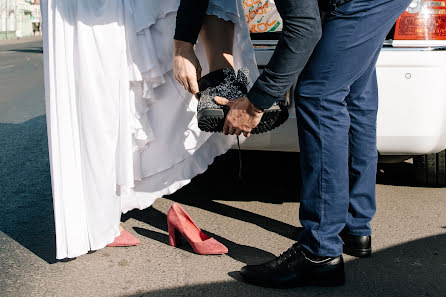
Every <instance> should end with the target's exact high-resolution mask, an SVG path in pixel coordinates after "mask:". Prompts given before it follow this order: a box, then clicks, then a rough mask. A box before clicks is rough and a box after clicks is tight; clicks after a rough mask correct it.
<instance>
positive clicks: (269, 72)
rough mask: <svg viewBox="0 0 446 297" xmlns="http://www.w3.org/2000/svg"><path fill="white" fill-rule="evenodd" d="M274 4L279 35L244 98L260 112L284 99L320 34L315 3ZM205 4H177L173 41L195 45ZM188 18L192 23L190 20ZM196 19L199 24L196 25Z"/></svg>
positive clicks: (185, 0)
mask: <svg viewBox="0 0 446 297" xmlns="http://www.w3.org/2000/svg"><path fill="white" fill-rule="evenodd" d="M236 1H241V0H236ZM275 3H276V6H277V10H278V12H279V14H280V16H281V17H282V20H283V30H282V34H281V35H280V39H279V41H278V43H277V47H276V50H275V51H274V54H273V56H272V57H271V60H270V61H269V63H268V65H267V66H266V67H265V69H264V71H263V73H262V74H261V75H260V76H259V78H258V79H257V81H256V82H255V83H254V86H253V87H252V88H251V90H250V91H249V93H248V95H247V97H248V98H249V100H250V101H251V102H252V103H253V104H254V105H255V106H257V107H258V108H261V109H267V108H269V107H271V105H273V104H274V102H275V101H277V100H278V99H280V98H281V97H283V96H284V95H285V93H286V91H287V90H288V89H289V88H290V87H291V86H292V85H293V83H294V82H295V81H296V80H297V78H298V76H299V75H300V73H301V72H302V70H303V68H304V67H305V64H306V63H307V61H308V59H309V58H310V56H311V53H312V52H313V49H314V47H315V46H316V44H317V42H318V41H319V39H320V37H321V34H322V30H321V22H320V17H319V8H318V0H275ZM208 4H209V1H203V0H198V1H197V0H195V1H194V0H181V4H180V9H179V10H178V14H177V29H176V32H175V39H176V40H183V41H189V42H192V43H195V42H196V40H197V37H198V34H199V32H200V29H201V22H202V20H203V17H204V14H205V12H206V9H203V7H207V6H208ZM198 10H199V11H198ZM199 14H201V15H200V17H198V15H199ZM192 18H193V19H194V20H190V19H192ZM196 19H199V20H200V24H199V25H197V24H198V22H197V20H196ZM194 38H195V39H194ZM191 40H193V41H191Z"/></svg>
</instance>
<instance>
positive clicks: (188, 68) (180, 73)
mask: <svg viewBox="0 0 446 297" xmlns="http://www.w3.org/2000/svg"><path fill="white" fill-rule="evenodd" d="M208 5H209V0H181V3H180V7H179V8H178V12H177V21H176V28H175V36H174V39H175V40H174V58H173V75H174V77H175V79H176V80H177V81H178V82H179V83H180V84H181V85H182V86H183V87H184V88H185V89H186V90H187V91H188V92H190V93H192V94H194V95H195V94H196V93H198V80H199V79H200V76H201V66H200V62H199V61H198V59H197V57H196V56H195V52H194V44H195V43H196V41H197V38H198V35H199V33H200V30H201V25H202V23H203V18H204V16H205V13H206V9H207V7H208Z"/></svg>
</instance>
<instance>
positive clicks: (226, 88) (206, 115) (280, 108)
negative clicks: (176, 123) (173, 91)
mask: <svg viewBox="0 0 446 297" xmlns="http://www.w3.org/2000/svg"><path fill="white" fill-rule="evenodd" d="M198 87H199V89H200V92H199V93H198V98H199V99H200V102H199V103H198V107H197V112H198V114H197V118H198V127H199V128H200V129H201V130H203V131H206V132H223V125H224V122H225V117H226V114H227V113H228V111H229V108H228V107H226V106H221V105H219V104H217V103H216V102H215V101H214V97H215V96H220V97H224V98H226V99H229V100H231V99H237V98H240V97H244V96H246V94H247V93H248V88H247V87H248V69H246V68H242V69H240V70H239V71H238V73H237V75H236V74H235V72H234V70H232V69H221V70H217V71H214V72H211V73H209V74H207V75H205V76H203V77H202V78H201V79H200V80H199V81H198ZM287 119H288V109H287V108H286V106H285V105H284V104H283V103H281V101H279V102H278V103H276V104H274V105H273V106H272V107H271V108H269V109H267V110H265V111H264V113H263V116H262V119H261V120H260V123H259V125H257V127H255V128H254V129H253V130H252V131H251V133H252V134H259V133H264V132H267V131H270V130H272V129H274V128H277V127H279V126H280V125H282V124H283V123H284V122H285V121H286V120H287Z"/></svg>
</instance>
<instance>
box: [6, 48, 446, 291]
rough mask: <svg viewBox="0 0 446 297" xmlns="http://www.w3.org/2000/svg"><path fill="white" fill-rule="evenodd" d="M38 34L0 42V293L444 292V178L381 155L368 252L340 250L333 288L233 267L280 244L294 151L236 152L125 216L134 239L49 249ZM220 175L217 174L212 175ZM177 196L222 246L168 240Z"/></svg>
mask: <svg viewBox="0 0 446 297" xmlns="http://www.w3.org/2000/svg"><path fill="white" fill-rule="evenodd" d="M42 68H43V67H42V45H41V42H39V41H34V42H25V43H23V42H21V43H12V44H11V43H9V44H6V45H5V44H0V230H1V231H0V271H1V275H0V295H1V296H143V295H144V296H213V297H217V296H246V297H248V296H268V297H269V296H417V297H418V296H446V189H433V188H417V187H413V186H412V182H413V180H412V173H413V168H412V164H410V163H403V164H397V165H387V166H380V171H379V173H378V185H377V204H378V212H377V214H376V217H375V219H374V221H373V223H372V226H373V232H374V233H373V248H374V255H373V256H372V257H371V258H368V259H361V260H359V259H355V258H351V257H348V256H347V257H345V260H346V273H347V283H346V285H345V286H343V287H337V288H317V287H308V288H297V289H289V290H274V289H264V288H258V287H254V286H251V285H247V284H245V283H243V282H241V281H240V280H239V276H238V273H237V271H238V270H239V269H240V268H241V267H242V266H243V265H245V263H258V262H262V261H266V260H268V259H270V258H272V257H273V255H277V254H279V253H281V252H283V251H284V250H286V249H287V248H288V247H289V246H290V245H291V244H292V243H293V239H294V238H295V236H296V233H297V231H298V227H299V221H298V209H299V194H298V193H299V176H298V174H297V169H296V168H297V167H298V161H297V160H298V156H297V154H290V153H262V152H244V153H243V158H244V161H245V171H244V177H245V180H244V181H243V182H238V181H237V180H236V178H235V177H236V176H237V174H236V173H237V168H238V163H237V158H236V156H237V154H236V153H234V152H230V153H228V154H227V155H225V156H223V157H220V158H218V159H217V160H216V162H215V163H214V164H213V165H212V166H211V167H210V169H209V171H207V172H206V173H205V174H203V175H201V176H199V177H197V178H196V179H195V180H194V181H193V182H192V183H191V184H190V185H189V186H187V187H185V188H183V189H182V190H180V191H178V192H177V193H175V194H174V195H171V196H168V197H164V198H161V199H158V200H157V201H156V203H155V204H154V205H153V207H151V208H149V209H146V210H144V211H132V212H130V213H128V214H126V215H125V216H124V217H123V226H124V227H125V228H126V229H127V230H129V231H130V232H132V233H133V234H135V235H136V236H138V237H139V238H140V239H141V245H140V246H138V247H132V248H105V249H103V250H100V251H97V252H94V253H91V254H88V255H85V256H81V257H79V258H77V259H74V260H71V261H60V262H57V261H55V238H54V226H53V212H52V199H51V181H50V175H49V164H48V151H47V138H46V122H45V116H44V111H45V108H44V97H43V94H44V90H43V75H42ZM220 184H224V186H219V185H220ZM172 201H177V202H179V203H181V204H182V205H184V207H185V209H186V210H187V211H188V212H189V213H190V215H191V216H192V217H193V218H194V219H195V221H196V222H197V224H198V225H199V226H201V227H202V228H203V229H204V230H205V232H207V233H208V234H210V235H212V236H214V237H216V238H217V239H218V240H220V241H221V242H222V243H224V244H225V245H227V246H228V248H229V251H230V252H229V254H228V255H223V256H199V255H196V254H194V253H192V252H191V249H190V248H189V247H184V248H172V247H170V246H169V245H168V236H167V226H166V215H165V214H166V213H167V210H168V208H169V206H170V204H171V203H172Z"/></svg>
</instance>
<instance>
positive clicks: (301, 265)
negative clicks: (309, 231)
mask: <svg viewBox="0 0 446 297" xmlns="http://www.w3.org/2000/svg"><path fill="white" fill-rule="evenodd" d="M240 274H241V275H242V277H243V279H244V280H245V281H246V282H249V283H252V284H254V285H258V286H262V287H298V286H305V285H314V286H339V285H343V284H344V283H345V273H344V260H343V258H342V255H341V256H339V257H334V258H331V257H318V256H315V255H313V254H311V253H310V252H309V251H307V250H305V249H304V248H303V247H302V246H301V245H300V244H299V243H296V244H294V245H293V246H292V247H291V248H289V249H288V250H287V251H286V252H285V253H283V254H282V255H280V256H279V257H277V258H276V259H274V260H272V261H270V262H267V263H264V264H260V265H247V266H245V267H243V268H242V270H241V271H240Z"/></svg>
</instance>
